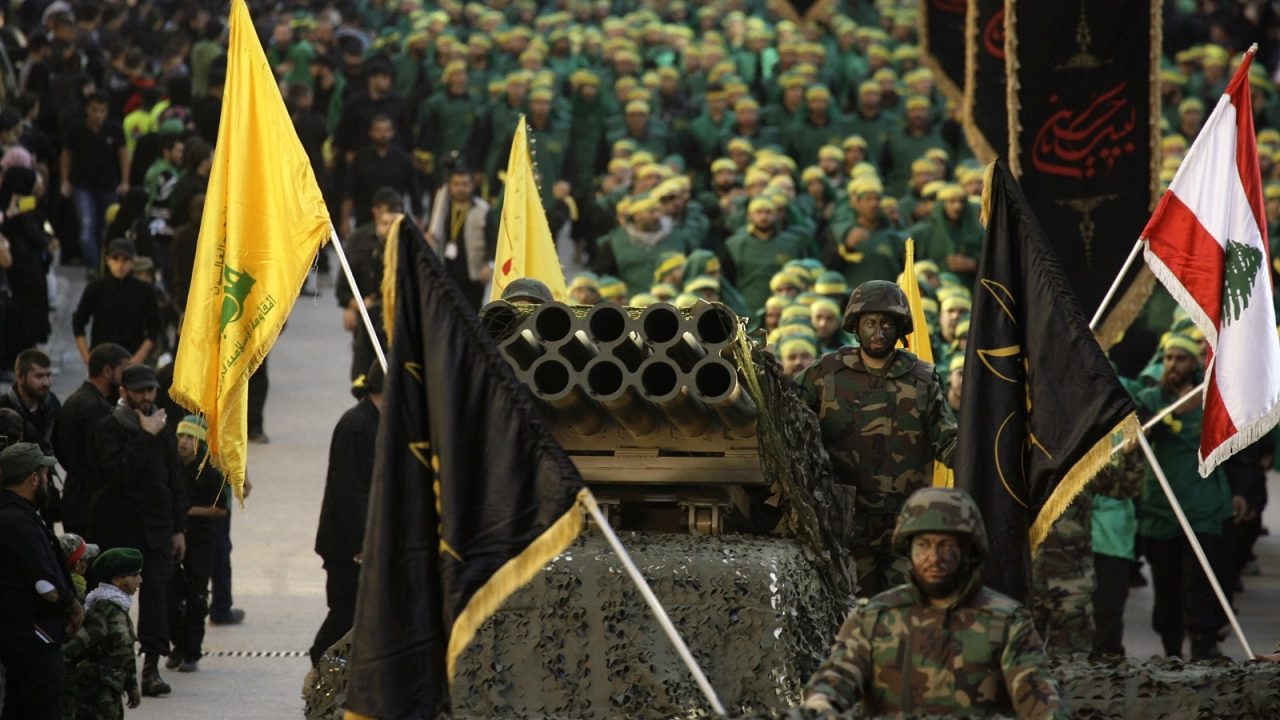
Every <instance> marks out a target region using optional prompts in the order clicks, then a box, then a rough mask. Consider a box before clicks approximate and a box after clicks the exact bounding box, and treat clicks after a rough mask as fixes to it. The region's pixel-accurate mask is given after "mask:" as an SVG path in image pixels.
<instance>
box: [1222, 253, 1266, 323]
mask: <svg viewBox="0 0 1280 720" xmlns="http://www.w3.org/2000/svg"><path fill="white" fill-rule="evenodd" d="M1261 267H1262V251H1261V250H1259V249H1258V248H1255V247H1250V246H1249V245H1245V244H1244V243H1238V242H1236V241H1235V240H1227V263H1226V268H1225V269H1224V272H1223V275H1224V276H1225V277H1224V279H1223V287H1222V322H1223V324H1224V325H1227V324H1230V323H1232V322H1235V321H1236V320H1239V319H1240V316H1241V315H1243V314H1244V311H1245V310H1247V309H1248V308H1249V298H1250V297H1251V296H1252V295H1253V284H1254V283H1255V282H1257V281H1258V269H1259V268H1261Z"/></svg>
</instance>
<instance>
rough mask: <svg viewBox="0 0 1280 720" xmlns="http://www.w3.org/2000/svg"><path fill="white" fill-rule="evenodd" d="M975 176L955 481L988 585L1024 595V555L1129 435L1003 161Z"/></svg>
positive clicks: (1125, 401)
mask: <svg viewBox="0 0 1280 720" xmlns="http://www.w3.org/2000/svg"><path fill="white" fill-rule="evenodd" d="M992 167H993V168H994V171H988V173H987V179H986V182H985V183H984V190H983V204H984V208H985V209H986V210H987V213H988V216H989V217H988V224H987V235H986V240H985V242H984V243H983V247H982V260H981V261H980V263H979V266H978V281H977V283H976V284H975V286H974V290H973V314H972V316H971V320H970V325H969V341H968V345H967V348H966V350H965V358H964V368H965V373H964V375H965V377H964V394H963V397H962V399H961V403H960V427H959V436H958V438H957V447H956V464H955V469H956V487H959V488H963V489H964V490H967V491H968V492H969V493H970V494H971V495H973V498H974V500H976V501H977V502H978V506H979V507H981V508H982V514H983V517H984V519H985V520H986V524H987V532H988V533H989V534H990V546H991V552H990V556H989V557H988V560H987V584H988V585H990V586H991V587H993V588H995V589H996V590H999V591H1000V592H1003V593H1005V594H1006V595H1009V596H1010V597H1013V598H1016V599H1019V600H1026V599H1027V598H1028V596H1029V594H1030V573H1029V559H1030V554H1031V552H1034V550H1035V547H1036V546H1037V545H1039V543H1040V541H1041V540H1043V539H1044V536H1045V535H1046V534H1047V533H1048V530H1049V527H1050V525H1052V524H1053V521H1054V520H1055V519H1057V517H1058V516H1059V515H1061V514H1062V511H1063V510H1065V509H1066V507H1067V505H1069V504H1070V503H1071V501H1072V499H1074V498H1075V496H1076V494H1077V493H1079V492H1080V490H1081V489H1083V488H1084V486H1085V484H1086V483H1088V482H1089V480H1090V479H1092V478H1093V476H1094V475H1095V474H1096V473H1097V471H1098V470H1099V469H1100V468H1101V467H1102V466H1103V465H1105V464H1106V463H1107V461H1108V460H1109V459H1110V457H1111V449H1112V447H1113V444H1114V443H1115V442H1116V441H1117V439H1118V438H1113V434H1114V433H1123V434H1124V435H1125V436H1126V437H1133V436H1134V434H1135V433H1137V432H1139V430H1138V424H1137V418H1136V416H1135V415H1134V408H1133V404H1132V402H1130V400H1129V395H1128V394H1127V393H1126V392H1125V391H1124V388H1122V387H1121V386H1120V381H1119V379H1118V378H1117V377H1116V373H1115V371H1114V370H1112V368H1111V365H1110V364H1109V363H1108V362H1107V358H1106V357H1105V356H1104V355H1103V354H1102V350H1101V349H1100V348H1099V347H1098V343H1097V341H1096V340H1094V337H1093V333H1091V332H1089V326H1088V322H1087V321H1086V320H1085V319H1084V316H1083V315H1081V313H1080V308H1079V306H1078V305H1077V304H1076V298H1075V294H1074V293H1073V292H1072V291H1071V288H1070V286H1068V285H1067V282H1066V278H1064V277H1063V275H1062V271H1061V270H1060V269H1059V267H1058V261H1057V260H1056V258H1055V257H1054V253H1053V250H1052V248H1051V247H1050V245H1049V242H1048V240H1047V239H1046V238H1045V234H1044V231H1042V230H1041V229H1040V224H1039V223H1038V222H1037V221H1036V218H1035V216H1034V215H1033V214H1032V211H1031V206H1030V205H1029V204H1028V203H1027V199H1026V197H1025V196H1023V194H1022V190H1021V189H1020V188H1019V187H1018V185H1017V183H1016V182H1015V181H1014V180H1013V177H1012V176H1011V175H1010V174H1009V171H1008V169H1007V168H1005V166H1004V165H1003V163H1000V162H997V163H996V164H995V165H993V166H992Z"/></svg>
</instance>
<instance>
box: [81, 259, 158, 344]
mask: <svg viewBox="0 0 1280 720" xmlns="http://www.w3.org/2000/svg"><path fill="white" fill-rule="evenodd" d="M90 320H92V321H93V329H92V331H91V332H90V334H89V347H97V346H98V345H101V344H102V343H104V342H113V343H116V344H117V345H120V346H122V347H123V348H124V349H126V350H128V351H129V352H136V351H137V350H138V348H139V347H141V345H142V343H143V342H144V341H146V340H149V339H151V340H154V339H155V338H157V337H159V335H160V310H159V308H158V307H157V306H156V293H155V289H154V288H152V287H151V286H150V285H148V284H146V283H145V282H143V281H141V280H139V279H137V278H135V277H133V276H132V275H126V276H125V277H124V278H123V279H120V278H116V277H115V276H113V275H106V276H103V277H100V278H98V279H97V280H94V281H93V282H91V283H89V284H88V285H86V286H85V288H84V294H83V295H81V296H80V304H79V305H77V306H76V311H75V313H74V314H73V315H72V316H71V327H72V330H73V331H74V332H75V335H76V337H80V336H81V335H84V334H85V327H86V326H87V325H88V324H89V321H90Z"/></svg>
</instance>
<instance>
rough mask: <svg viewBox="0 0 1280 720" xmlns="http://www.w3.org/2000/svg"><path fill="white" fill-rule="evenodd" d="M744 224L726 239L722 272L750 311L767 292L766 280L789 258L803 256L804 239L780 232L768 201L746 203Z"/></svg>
mask: <svg viewBox="0 0 1280 720" xmlns="http://www.w3.org/2000/svg"><path fill="white" fill-rule="evenodd" d="M747 220H748V222H747V225H746V227H743V228H741V229H740V230H738V231H737V232H735V233H734V234H733V235H732V236H730V238H729V239H728V240H726V241H725V251H726V252H725V257H724V274H725V275H726V276H727V277H728V278H729V280H730V281H731V282H733V284H734V285H735V286H736V287H737V288H738V289H739V290H740V291H741V292H742V297H743V300H744V302H745V303H746V306H747V307H748V308H750V309H751V310H752V311H753V312H754V311H756V310H758V309H760V308H761V307H763V306H764V301H765V300H767V299H768V297H769V295H770V291H769V279H770V278H772V277H773V275H774V273H776V272H778V271H779V270H781V269H782V266H783V265H786V264H787V261H788V260H792V259H794V258H798V257H804V256H805V255H806V250H807V241H806V240H805V239H804V238H803V237H801V236H800V235H798V234H796V233H793V232H790V231H779V229H778V222H777V207H776V206H775V205H774V203H773V202H772V201H771V200H768V199H767V198H763V197H757V198H754V199H753V200H752V201H751V202H750V203H748V204H747Z"/></svg>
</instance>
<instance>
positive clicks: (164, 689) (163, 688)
mask: <svg viewBox="0 0 1280 720" xmlns="http://www.w3.org/2000/svg"><path fill="white" fill-rule="evenodd" d="M171 692H173V688H171V687H169V683H167V682H165V681H164V678H162V677H160V671H159V670H156V668H155V667H154V666H146V667H143V668H142V694H143V695H146V696H147V697H159V696H161V695H168V694H169V693H171Z"/></svg>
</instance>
